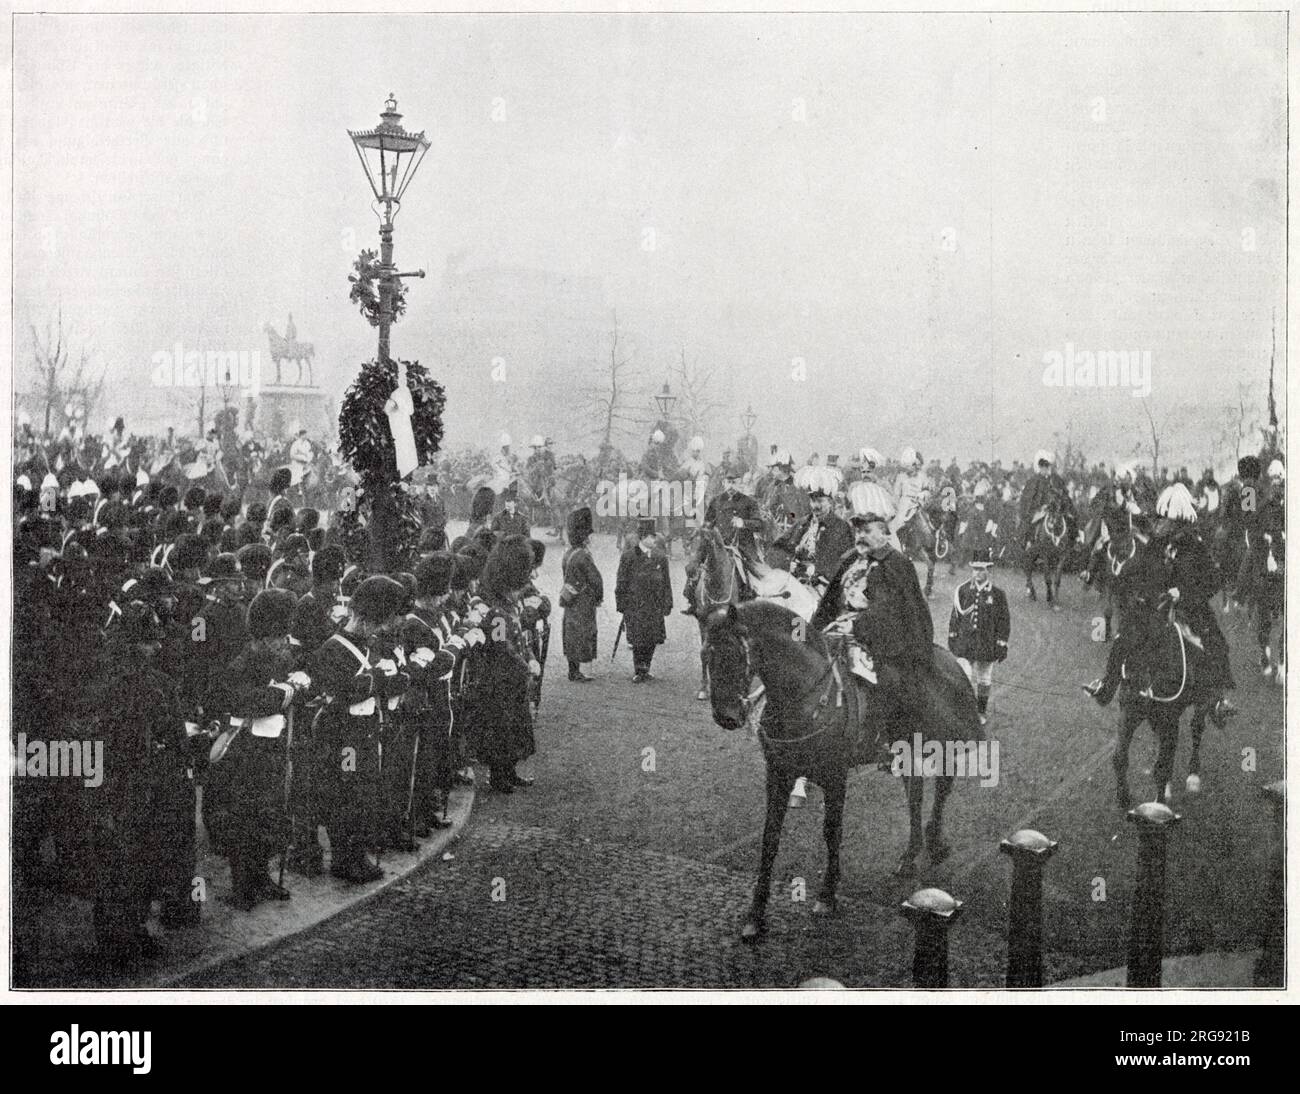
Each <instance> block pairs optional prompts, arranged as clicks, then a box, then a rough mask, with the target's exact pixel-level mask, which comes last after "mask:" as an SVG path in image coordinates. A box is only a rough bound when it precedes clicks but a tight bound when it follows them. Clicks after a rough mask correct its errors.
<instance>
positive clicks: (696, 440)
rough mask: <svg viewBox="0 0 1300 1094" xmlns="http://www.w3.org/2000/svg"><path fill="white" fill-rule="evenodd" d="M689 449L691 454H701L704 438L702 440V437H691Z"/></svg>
mask: <svg viewBox="0 0 1300 1094" xmlns="http://www.w3.org/2000/svg"><path fill="white" fill-rule="evenodd" d="M689 448H690V450H691V451H692V452H703V451H704V438H703V437H700V436H695V437H692V438H691V443H690V445H689Z"/></svg>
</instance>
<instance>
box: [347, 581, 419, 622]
mask: <svg viewBox="0 0 1300 1094" xmlns="http://www.w3.org/2000/svg"><path fill="white" fill-rule="evenodd" d="M405 600H406V586H405V585H403V584H402V583H401V582H400V581H394V580H393V579H392V578H391V577H386V576H385V575H383V574H376V575H375V576H374V577H368V578H366V579H365V581H363V582H362V583H361V584H360V585H359V586H357V591H356V592H355V593H353V594H352V599H351V600H350V601H349V607H350V608H351V609H352V610H353V611H354V612H356V614H357V615H358V616H359V617H360V618H361V619H363V620H364V621H365V622H367V623H383V622H384V621H385V620H387V619H390V618H391V617H392V616H394V615H396V614H397V613H398V611H400V610H401V607H402V603H403V601H405Z"/></svg>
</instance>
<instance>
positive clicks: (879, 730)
mask: <svg viewBox="0 0 1300 1094" xmlns="http://www.w3.org/2000/svg"><path fill="white" fill-rule="evenodd" d="M831 626H832V627H834V626H835V624H833V623H832V624H831ZM823 633H824V634H825V637H826V643H827V646H828V647H829V650H830V655H831V672H832V682H831V689H830V692H829V693H828V695H827V696H826V699H825V700H824V701H826V702H827V704H828V705H831V706H833V707H834V708H835V709H836V710H839V711H841V712H842V716H843V717H844V718H845V723H844V724H845V727H846V729H847V732H848V737H849V743H850V761H849V762H850V766H852V767H860V766H862V765H863V764H878V763H884V762H887V761H888V752H887V751H886V748H885V740H884V735H885V734H884V731H885V728H886V727H887V726H888V724H889V719H888V718H881V717H878V716H877V717H873V718H871V719H870V720H868V717H867V715H868V713H869V712H876V713H877V714H879V712H881V711H884V710H888V709H890V707H891V705H892V703H893V702H894V701H895V700H894V699H893V698H891V697H890V696H889V694H888V689H887V688H886V687H884V686H883V685H882V684H881V683H880V677H879V674H878V673H877V671H876V669H875V665H874V663H873V662H872V659H871V658H870V656H868V654H867V651H866V650H864V649H863V648H862V647H861V646H860V645H858V644H857V643H856V642H855V641H853V639H852V638H851V637H850V636H849V635H847V634H844V633H842V632H836V631H834V630H830V631H826V632H823Z"/></svg>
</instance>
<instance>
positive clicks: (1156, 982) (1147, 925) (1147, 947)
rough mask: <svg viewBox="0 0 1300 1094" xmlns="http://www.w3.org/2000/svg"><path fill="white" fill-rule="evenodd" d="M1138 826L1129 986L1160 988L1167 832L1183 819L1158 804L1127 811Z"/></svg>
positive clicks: (1163, 953)
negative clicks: (1136, 873)
mask: <svg viewBox="0 0 1300 1094" xmlns="http://www.w3.org/2000/svg"><path fill="white" fill-rule="evenodd" d="M1128 819H1129V820H1130V821H1131V822H1132V823H1134V824H1136V825H1137V826H1138V840H1139V843H1138V879H1137V892H1136V893H1135V894H1134V897H1133V925H1132V928H1131V931H1130V934H1129V939H1128V986H1129V987H1130V988H1158V987H1160V972H1161V964H1162V963H1163V961H1164V956H1165V857H1166V852H1167V850H1168V843H1169V829H1170V828H1171V827H1172V826H1173V825H1175V824H1177V823H1178V822H1179V821H1180V820H1182V819H1183V818H1182V817H1180V816H1179V815H1178V814H1177V813H1175V812H1174V811H1173V810H1172V809H1170V808H1169V806H1167V805H1164V804H1163V803H1161V802H1146V803H1144V804H1143V805H1139V806H1138V807H1137V808H1136V809H1130V810H1129V812H1128Z"/></svg>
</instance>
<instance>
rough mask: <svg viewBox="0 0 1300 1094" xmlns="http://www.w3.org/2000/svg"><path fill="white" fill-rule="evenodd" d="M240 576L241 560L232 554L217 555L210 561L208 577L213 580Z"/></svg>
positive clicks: (224, 579) (225, 579)
mask: <svg viewBox="0 0 1300 1094" xmlns="http://www.w3.org/2000/svg"><path fill="white" fill-rule="evenodd" d="M238 576H239V560H238V559H237V558H236V557H235V556H234V555H231V554H225V555H217V557H216V558H214V559H213V560H212V561H211V562H209V563H208V577H210V578H212V580H213V581H228V580H230V578H232V577H238Z"/></svg>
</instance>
